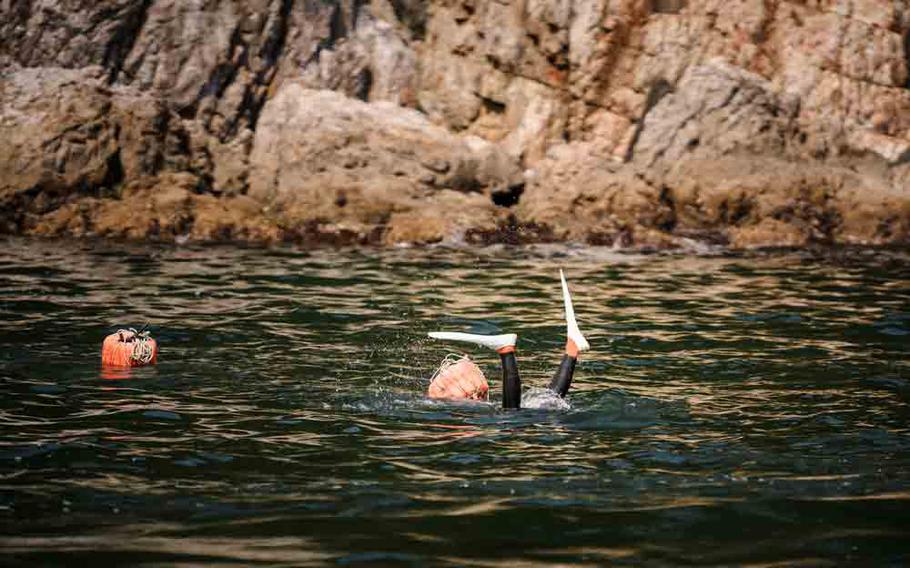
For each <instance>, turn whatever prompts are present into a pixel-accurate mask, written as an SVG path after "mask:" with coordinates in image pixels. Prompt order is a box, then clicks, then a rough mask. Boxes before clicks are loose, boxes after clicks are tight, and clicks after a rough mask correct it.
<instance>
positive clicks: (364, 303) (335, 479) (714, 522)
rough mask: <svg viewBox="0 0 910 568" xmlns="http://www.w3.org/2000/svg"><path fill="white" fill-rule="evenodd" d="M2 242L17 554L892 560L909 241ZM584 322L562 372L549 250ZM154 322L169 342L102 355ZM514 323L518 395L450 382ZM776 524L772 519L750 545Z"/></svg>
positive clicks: (904, 476) (5, 511)
mask: <svg viewBox="0 0 910 568" xmlns="http://www.w3.org/2000/svg"><path fill="white" fill-rule="evenodd" d="M6 244H7V245H8V246H5V247H2V248H0V345H3V346H4V347H5V348H4V349H0V394H2V396H0V428H2V432H3V435H2V437H0V479H2V480H3V482H2V483H0V518H2V519H3V521H4V522H3V525H2V526H3V527H5V528H3V529H2V530H0V548H2V550H3V552H0V554H2V555H3V556H4V557H5V558H4V559H5V560H10V561H13V562H17V561H18V562H29V561H32V562H35V561H37V562H38V563H42V564H72V563H77V562H79V561H80V560H82V559H83V558H85V557H87V555H88V554H90V553H94V554H110V555H111V557H115V556H116V557H117V558H118V560H121V561H124V562H125V563H128V562H132V561H135V562H137V563H140V562H145V563H162V564H171V563H180V562H183V563H202V562H215V563H235V564H237V563H239V564H252V563H256V562H259V563H285V564H309V563H327V562H335V563H341V564H346V563H347V564H363V563H368V562H374V563H378V564H387V563H403V564H408V563H413V564H422V563H426V564H436V563H449V564H457V565H461V564H468V565H472V564H477V565H484V564H496V563H500V564H533V563H539V564H545V563H563V564H569V563H572V564H576V563H588V564H606V563H616V562H626V563H629V564H636V565H637V564H649V563H657V564H672V565H675V564H682V563H693V564H695V563H698V564H722V565H729V564H743V563H765V564H781V563H789V564H796V563H811V564H814V563H852V564H897V563H900V562H901V561H902V560H904V559H906V557H907V555H908V553H910V549H908V546H907V544H906V543H907V540H906V539H905V538H902V537H903V536H904V534H905V532H906V531H905V529H904V527H906V526H910V518H908V513H907V511H908V510H910V509H908V508H907V507H906V504H907V500H908V498H910V491H908V486H910V474H908V472H910V441H908V440H910V436H908V434H910V431H908V429H910V427H908V424H910V397H908V393H910V383H908V381H907V376H908V370H910V367H908V357H907V350H908V343H907V341H906V336H907V334H908V332H910V309H908V306H910V303H908V296H907V290H908V286H907V284H908V282H910V269H908V267H910V263H908V262H907V260H908V256H907V253H906V252H905V251H900V250H893V251H872V252H869V251H858V250H853V251H852V252H850V251H848V252H839V251H829V252H786V251H778V252H774V253H764V252H760V253H750V254H743V255H731V254H729V253H726V252H723V251H719V250H713V249H712V250H705V251H702V254H699V255H674V254H654V255H640V254H634V255H633V254H623V253H619V252H616V251H612V250H608V249H602V248H601V249H592V248H585V247H565V246H551V245H546V246H536V247H527V248H509V247H490V248H487V249H452V248H445V247H436V248H427V249H407V250H399V249H392V250H318V251H300V250H297V249H294V248H290V247H288V248H276V249H271V250H269V249H250V248H242V247H211V248H205V247H198V248H197V247H145V246H138V245H132V244H118V243H107V242H102V243H57V242H27V241H20V240H16V239H13V240H8V241H6ZM560 267H561V268H564V269H565V270H566V272H567V274H568V277H569V283H570V286H571V287H572V291H573V294H574V296H575V304H576V310H577V312H578V317H579V320H580V322H581V325H582V328H583V329H584V330H585V332H586V334H587V335H588V337H589V339H590V341H591V344H592V351H591V352H588V353H585V354H583V355H582V357H581V361H580V363H579V367H578V371H577V374H576V379H575V382H574V384H573V389H572V392H571V393H570V396H569V398H568V399H567V400H562V399H559V398H556V397H553V396H552V395H551V394H549V393H548V391H546V390H544V389H542V388H541V387H543V386H544V385H546V384H547V383H548V381H549V378H550V376H551V375H552V373H553V371H554V369H555V368H556V366H557V365H558V363H559V359H560V357H561V355H562V349H563V342H564V337H563V333H564V322H563V321H562V303H561V298H560V290H559V284H558V277H557V275H558V272H557V269H558V268H560ZM146 321H148V322H150V323H151V324H152V329H153V331H154V333H155V335H156V337H157V338H158V339H159V341H160V343H161V345H162V351H161V361H160V363H159V365H158V366H157V367H155V368H152V369H132V370H129V371H124V372H121V373H118V374H113V375H112V374H108V373H106V372H102V371H101V370H100V369H99V367H98V362H97V355H98V345H99V344H100V341H101V339H102V338H103V336H104V335H105V334H106V333H108V332H109V331H111V330H112V329H116V328H117V327H121V326H130V325H133V326H135V325H141V324H142V323H145V322H146ZM437 329H453V330H461V331H470V332H474V333H505V332H515V333H518V334H519V335H520V341H519V362H520V367H521V372H522V379H523V383H524V385H525V387H526V391H525V393H524V396H523V405H524V406H525V409H523V410H522V411H521V412H512V411H504V410H502V409H501V408H500V407H499V401H500V395H499V392H498V389H499V388H500V379H499V376H500V372H499V361H498V358H497V357H496V355H495V354H492V353H486V352H483V351H481V350H476V349H472V348H467V352H469V353H470V355H471V356H472V357H473V358H474V359H475V360H476V361H477V362H478V364H479V365H480V366H481V367H482V368H483V369H484V372H485V373H486V375H487V377H488V378H489V380H490V384H491V387H492V394H491V400H490V401H489V402H486V403H468V402H461V403H455V402H441V401H432V400H429V399H427V398H426V397H425V396H424V393H425V392H426V388H427V382H428V377H429V376H430V375H431V374H432V372H433V369H435V367H436V365H438V363H439V361H441V360H442V358H443V357H445V355H446V354H447V353H448V352H449V351H452V350H455V351H458V350H459V349H458V346H453V345H446V344H440V343H437V342H435V341H431V340H429V339H427V338H426V333H427V332H428V331H432V330H437ZM755 535H760V537H758V538H760V542H761V544H762V545H763V546H759V547H756V546H755V544H756V542H757V541H756V538H757V537H756V536H755Z"/></svg>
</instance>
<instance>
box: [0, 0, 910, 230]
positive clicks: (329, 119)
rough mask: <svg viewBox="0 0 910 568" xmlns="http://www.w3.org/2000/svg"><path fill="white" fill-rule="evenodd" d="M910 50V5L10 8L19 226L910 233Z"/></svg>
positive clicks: (13, 206)
mask: <svg viewBox="0 0 910 568" xmlns="http://www.w3.org/2000/svg"><path fill="white" fill-rule="evenodd" d="M908 36H910V7H908V5H907V3H906V2H905V1H904V0H901V1H899V2H889V1H888V0H811V1H799V2H768V1H765V0H735V2H727V3H721V2H717V1H716V0H698V1H695V0H692V1H683V0H652V1H647V2H646V1H643V0H572V1H571V2H570V1H568V0H526V1H523V2H501V1H499V0H452V1H447V2H422V1H420V0H370V1H368V2H360V1H354V0H337V1H332V2H291V1H288V0H254V1H252V2H241V1H239V0H209V1H207V2H180V1H176V0H102V1H97V2H87V1H85V0H72V1H68V2H65V3H64V2H61V1H59V0H40V1H39V0H15V1H6V2H0V77H2V80H0V173H2V174H3V175H2V176H0V230H3V231H6V232H35V233H40V234H107V235H111V236H127V237H130V238H160V239H175V238H178V237H179V238H181V239H183V238H199V239H220V238H240V239H261V240H297V241H300V242H305V243H313V242H319V241H328V242H333V243H364V242H369V243H386V244H398V243H401V242H436V241H438V240H446V239H464V240H465V241H467V242H475V241H476V242H490V241H495V240H503V241H506V242H527V241H531V240H535V239H536V240H553V239H572V240H582V241H587V242H592V243H601V244H613V245H617V246H624V245H632V246H645V247H651V248H655V247H656V248H660V247H666V246H676V245H678V244H680V243H684V242H686V239H691V238H700V239H704V240H708V241H711V242H719V243H729V244H731V245H732V246H749V247H751V246H764V245H768V244H772V245H773V244H775V243H776V244H784V245H787V246H791V245H793V244H799V243H817V242H828V243H841V242H844V243H846V242H857V243H871V244H875V243H898V242H905V241H906V240H907V228H906V227H907V209H906V203H907V191H908V187H910V163H908V160H910V155H908V152H910V89H908V88H907V86H908V79H910V68H908V59H907V49H908V46H907V42H906V38H907V37H908ZM327 91H335V93H329V92H327ZM402 107H406V108H404V109H403V108H402ZM524 171H527V172H528V173H529V175H528V176H525V175H524V174H523V172H524ZM118 219H119V220H118ZM124 219H125V220H126V221H122V220H124ZM121 221H122V222H121ZM124 223H126V224H124ZM155 227H157V228H155ZM775 238H777V241H775V240H774V239H775Z"/></svg>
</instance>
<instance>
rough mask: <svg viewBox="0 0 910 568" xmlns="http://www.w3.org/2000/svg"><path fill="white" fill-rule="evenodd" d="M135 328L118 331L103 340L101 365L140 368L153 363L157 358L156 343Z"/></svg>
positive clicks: (146, 334)
mask: <svg viewBox="0 0 910 568" xmlns="http://www.w3.org/2000/svg"><path fill="white" fill-rule="evenodd" d="M146 327H148V325H145V326H143V327H142V328H141V329H140V330H138V331H137V330H136V329H135V328H132V327H131V328H127V329H118V330H117V332H116V333H112V334H110V335H108V336H107V337H105V338H104V344H103V346H102V347H101V363H102V364H105V365H114V366H120V367H142V366H144V365H149V364H152V363H155V361H156V360H157V358H158V342H157V341H155V340H154V339H152V337H151V336H150V335H149V332H148V331H146Z"/></svg>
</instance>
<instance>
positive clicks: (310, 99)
mask: <svg viewBox="0 0 910 568" xmlns="http://www.w3.org/2000/svg"><path fill="white" fill-rule="evenodd" d="M301 133H305V135H304V136H301V135H300V134H301ZM250 168H251V169H250V180H251V182H250V190H249V195H250V197H253V198H255V199H258V200H260V201H262V202H263V203H266V204H268V205H269V207H270V208H271V209H272V210H274V211H280V212H281V215H282V216H283V219H284V222H285V223H288V224H296V225H301V224H305V223H308V222H316V221H318V222H323V223H338V224H341V225H343V226H345V227H346V228H348V229H350V230H352V231H360V232H361V233H362V234H366V233H369V232H372V231H373V230H374V229H375V228H376V227H382V226H384V225H385V224H386V223H387V222H389V221H390V219H392V218H393V215H396V214H397V216H396V217H395V219H398V220H400V221H401V223H400V225H399V226H400V227H404V224H405V223H406V220H407V219H414V218H418V217H419V216H415V215H410V216H402V215H401V214H402V213H407V212H411V211H413V210H415V209H417V208H421V207H426V208H427V209H428V210H434V209H435V208H436V205H434V203H437V202H438V200H439V197H438V194H439V192H440V191H441V190H451V192H462V193H473V192H479V193H481V194H482V196H481V197H479V199H477V200H472V202H473V203H475V205H474V206H473V207H474V209H476V210H477V214H476V215H474V216H476V217H477V218H478V219H481V218H483V217H484V216H486V215H489V214H491V212H492V211H493V210H494V209H495V205H494V204H493V202H492V199H491V194H492V192H493V191H495V190H498V189H502V188H507V187H509V186H511V185H514V184H516V183H517V181H516V176H517V177H518V179H520V173H519V170H518V168H517V165H516V164H515V163H514V161H512V160H510V159H509V158H508V157H507V156H506V155H505V154H504V153H502V152H501V151H498V150H497V148H495V147H494V146H492V145H491V144H489V143H486V142H484V141H482V140H477V139H471V140H466V139H463V138H460V137H458V136H454V135H452V134H451V133H449V132H447V131H446V130H445V129H443V128H440V127H439V126H436V125H433V124H431V123H430V122H429V121H428V120H427V119H426V118H425V117H424V116H422V115H421V114H419V113H418V112H416V111H413V110H409V109H404V108H401V107H397V106H395V105H392V104H390V103H375V104H366V103H363V102H360V101H356V100H352V99H349V98H346V97H344V96H342V95H340V94H338V93H335V92H331V91H314V90H310V89H306V88H304V87H303V86H302V85H300V84H298V83H286V84H285V85H284V86H283V87H282V88H281V90H279V92H278V93H277V94H276V96H275V97H274V98H273V99H272V100H270V101H269V103H268V104H267V105H266V107H265V109H264V111H263V114H262V117H261V118H260V121H259V126H258V128H257V131H256V137H255V141H254V143H253V150H252V153H251V155H250ZM428 174H430V176H429V177H428ZM430 180H432V181H431V182H430V183H425V181H430ZM444 202H446V203H449V202H451V199H449V200H448V201H444ZM462 205H463V204H462V203H460V202H457V200H456V202H455V203H453V204H452V205H451V206H452V207H461V206H462ZM440 219H442V220H443V221H444V223H443V224H444V225H445V226H446V227H449V229H450V232H452V231H455V230H456V229H457V228H459V227H461V226H462V225H465V224H470V222H471V216H459V215H452V214H450V213H449V214H442V215H441V216H440ZM437 225H439V223H437ZM407 234H415V233H414V232H413V231H406V230H404V229H396V230H394V231H393V232H392V234H391V236H390V237H389V238H391V239H392V240H401V239H402V238H404V235H407ZM418 237H419V240H427V237H426V234H425V233H423V232H421V233H419V235H418ZM434 238H435V237H434Z"/></svg>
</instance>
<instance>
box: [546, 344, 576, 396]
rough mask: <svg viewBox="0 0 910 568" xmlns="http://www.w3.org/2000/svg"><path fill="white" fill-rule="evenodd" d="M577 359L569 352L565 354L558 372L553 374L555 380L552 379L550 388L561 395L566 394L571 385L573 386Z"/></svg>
mask: <svg viewBox="0 0 910 568" xmlns="http://www.w3.org/2000/svg"><path fill="white" fill-rule="evenodd" d="M577 361H578V359H576V358H575V357H572V356H571V355H569V354H566V355H564V356H563V358H562V363H560V364H559V368H558V369H556V374H555V375H553V380H552V381H550V390H552V391H553V392H555V393H556V394H558V395H559V396H566V394H567V393H568V392H569V387H571V386H572V375H574V374H575V363H576V362H577Z"/></svg>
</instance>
